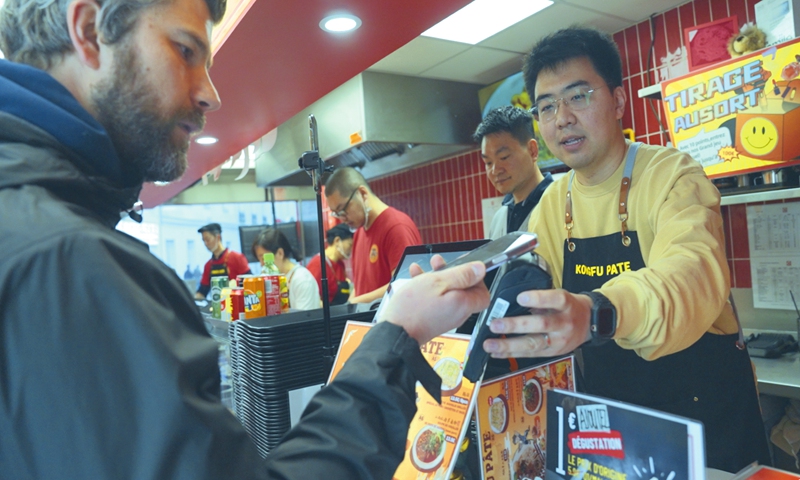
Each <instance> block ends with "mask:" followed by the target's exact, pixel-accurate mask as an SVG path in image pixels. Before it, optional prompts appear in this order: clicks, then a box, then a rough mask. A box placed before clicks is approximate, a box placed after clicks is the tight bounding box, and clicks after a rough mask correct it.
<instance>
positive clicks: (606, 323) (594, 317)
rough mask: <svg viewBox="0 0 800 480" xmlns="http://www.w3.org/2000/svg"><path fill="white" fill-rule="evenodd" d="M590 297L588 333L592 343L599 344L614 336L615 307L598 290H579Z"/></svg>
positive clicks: (615, 330) (615, 327)
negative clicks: (590, 312)
mask: <svg viewBox="0 0 800 480" xmlns="http://www.w3.org/2000/svg"><path fill="white" fill-rule="evenodd" d="M581 294H583V295H588V296H589V298H591V299H592V314H591V321H590V324H589V333H590V334H591V338H592V343H596V344H600V343H604V342H606V341H608V340H611V339H612V338H614V334H615V333H616V332H617V309H616V307H614V304H613V303H611V301H610V300H609V299H608V298H607V297H606V296H605V295H603V294H602V293H600V292H581Z"/></svg>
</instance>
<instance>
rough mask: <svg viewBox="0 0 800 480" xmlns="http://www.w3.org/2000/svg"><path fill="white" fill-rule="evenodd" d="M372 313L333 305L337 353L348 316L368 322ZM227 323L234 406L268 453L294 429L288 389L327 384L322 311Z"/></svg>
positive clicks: (332, 336)
mask: <svg viewBox="0 0 800 480" xmlns="http://www.w3.org/2000/svg"><path fill="white" fill-rule="evenodd" d="M373 313H374V312H368V313H358V314H356V313H354V308H353V307H352V306H347V305H342V306H336V307H331V339H332V342H333V347H334V350H333V354H335V353H336V349H337V348H338V345H339V341H340V340H341V337H342V331H343V330H344V325H345V323H346V322H347V320H358V321H370V320H371V315H372V314H373ZM229 328H230V329H229V337H230V352H231V360H230V362H231V379H232V383H233V402H234V410H235V412H236V416H237V417H238V418H239V421H241V422H242V424H243V425H244V427H245V430H247V432H248V433H249V434H250V436H251V437H252V438H253V441H254V442H255V443H256V446H257V447H258V450H259V453H261V455H262V456H264V457H266V456H267V454H268V453H269V451H270V450H271V449H272V448H274V447H275V446H276V445H278V443H280V440H281V438H282V437H283V435H284V434H285V433H286V432H287V431H288V430H289V428H290V423H291V420H290V419H291V416H290V412H289V391H291V390H295V389H299V388H304V387H309V386H312V385H319V384H321V383H324V382H325V381H326V380H327V378H328V374H329V373H330V366H328V365H327V362H326V361H325V358H324V347H325V324H324V321H323V319H322V310H321V309H319V310H309V311H304V312H293V313H288V314H283V315H277V316H274V317H260V318H255V319H251V320H239V321H236V322H232V323H231V325H230V327H229Z"/></svg>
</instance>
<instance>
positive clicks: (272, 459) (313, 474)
mask: <svg viewBox="0 0 800 480" xmlns="http://www.w3.org/2000/svg"><path fill="white" fill-rule="evenodd" d="M418 379H424V380H422V381H423V382H424V384H426V388H429V389H430V390H434V391H436V392H437V393H438V392H440V391H441V380H440V379H439V377H438V375H436V373H435V372H434V371H433V369H432V368H431V367H430V365H428V363H427V362H426V360H425V358H424V357H423V356H422V353H421V352H420V347H419V344H418V343H417V341H416V340H414V339H412V338H410V337H409V336H408V335H407V334H406V333H405V330H403V329H402V328H401V327H399V326H397V325H393V324H390V323H387V322H382V323H379V324H378V325H376V326H375V327H373V328H372V329H371V330H370V332H369V333H368V334H367V335H366V336H365V338H364V341H363V342H362V344H361V346H359V347H358V349H356V351H355V352H354V353H353V356H352V357H350V359H349V360H348V361H347V362H346V363H345V365H344V367H343V368H342V370H341V372H340V373H339V374H338V375H337V376H336V379H335V380H334V381H333V382H331V383H330V384H329V385H327V386H326V387H325V388H323V389H322V390H321V391H320V392H319V393H318V394H317V395H315V396H314V398H312V400H311V402H309V405H308V407H307V408H306V410H305V412H304V413H303V417H302V419H301V421H300V422H299V423H298V424H297V426H295V428H293V429H292V430H291V431H290V432H289V433H288V434H287V435H286V437H285V438H284V440H283V441H282V443H281V445H280V446H279V447H277V448H276V449H274V450H273V451H272V452H270V455H269V457H268V459H267V460H268V471H269V477H270V478H275V479H294V478H319V479H325V480H352V479H371V478H376V479H380V478H384V479H391V478H392V475H393V474H394V472H395V470H396V469H397V466H398V465H399V464H400V462H401V461H402V459H403V455H404V451H405V446H406V437H407V435H408V426H409V424H410V422H411V419H412V418H413V416H414V414H415V413H416V395H415V390H414V387H415V384H416V381H417V380H418ZM312 458H313V460H312Z"/></svg>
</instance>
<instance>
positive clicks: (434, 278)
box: [380, 255, 489, 344]
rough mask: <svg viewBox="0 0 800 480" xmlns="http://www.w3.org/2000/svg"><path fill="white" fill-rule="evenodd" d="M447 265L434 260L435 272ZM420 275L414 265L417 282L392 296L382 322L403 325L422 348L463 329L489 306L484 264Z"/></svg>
mask: <svg viewBox="0 0 800 480" xmlns="http://www.w3.org/2000/svg"><path fill="white" fill-rule="evenodd" d="M443 265H444V260H443V259H442V257H441V256H439V255H435V256H434V257H433V258H432V259H431V267H433V268H434V269H436V267H437V266H438V267H439V268H440V269H441V267H442V266H443ZM420 273H422V268H420V267H419V265H416V264H415V265H412V268H411V275H412V276H414V278H412V279H411V280H408V281H407V282H406V283H404V284H403V286H401V287H400V288H398V289H397V290H396V291H395V292H394V293H393V294H392V297H391V298H390V299H389V300H388V304H387V305H386V307H385V308H384V309H382V311H381V318H380V320H386V321H388V322H392V323H395V324H397V325H400V326H401V327H403V328H404V329H405V330H406V332H407V333H408V335H409V336H411V337H412V338H414V339H416V340H417V341H418V342H419V343H420V344H423V343H426V342H428V341H429V340H431V339H432V338H434V337H437V336H439V335H441V334H443V333H445V332H447V331H449V330H452V329H454V328H457V327H459V326H460V325H461V324H462V323H464V320H466V319H467V317H469V315H470V314H472V313H474V312H479V311H481V310H483V309H485V308H486V306H487V305H488V304H489V291H488V290H487V288H486V286H485V285H484V284H483V277H484V275H485V274H486V268H485V267H484V266H483V264H482V263H480V262H470V263H467V264H464V265H461V266H458V267H455V268H452V269H451V268H448V269H446V270H441V271H436V272H428V273H426V274H425V275H420Z"/></svg>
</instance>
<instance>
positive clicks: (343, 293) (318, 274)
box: [308, 223, 353, 305]
mask: <svg viewBox="0 0 800 480" xmlns="http://www.w3.org/2000/svg"><path fill="white" fill-rule="evenodd" d="M325 240H326V241H327V243H328V246H327V247H325V261H326V265H327V266H326V273H327V276H328V299H329V301H330V304H331V305H340V304H343V303H347V299H348V297H349V296H350V282H349V281H348V280H347V271H346V270H345V266H344V261H343V260H347V259H348V258H350V254H351V253H352V251H353V232H351V231H350V228H349V227H348V226H347V225H345V224H344V223H340V224H339V225H336V226H335V227H333V228H331V229H330V230H328V232H327V233H325ZM308 270H309V271H310V272H311V274H312V275H314V278H315V279H317V285H318V286H319V293H320V296H321V295H322V266H321V260H320V254H317V255H315V256H314V258H312V259H311V261H310V262H308Z"/></svg>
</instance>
